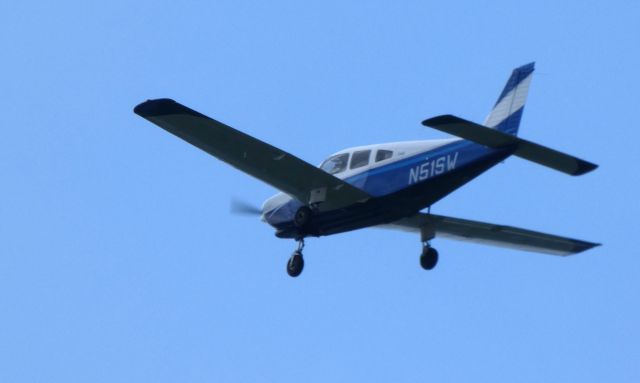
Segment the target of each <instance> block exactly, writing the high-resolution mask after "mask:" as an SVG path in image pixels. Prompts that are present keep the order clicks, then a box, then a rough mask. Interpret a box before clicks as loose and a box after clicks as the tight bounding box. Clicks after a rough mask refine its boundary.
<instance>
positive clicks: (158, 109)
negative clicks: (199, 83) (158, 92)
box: [133, 98, 180, 117]
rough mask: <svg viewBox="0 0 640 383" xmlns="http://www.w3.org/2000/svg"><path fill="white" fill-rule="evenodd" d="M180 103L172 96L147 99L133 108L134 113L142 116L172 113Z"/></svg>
mask: <svg viewBox="0 0 640 383" xmlns="http://www.w3.org/2000/svg"><path fill="white" fill-rule="evenodd" d="M178 105H180V104H178V103H177V102H175V101H174V100H172V99H170V98H158V99H155V100H147V101H145V102H142V103H140V104H138V105H136V107H135V108H133V113H135V114H137V115H139V116H141V117H150V116H157V115H161V114H171V111H172V110H174V109H175V108H176V106H178Z"/></svg>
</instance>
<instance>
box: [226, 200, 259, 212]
mask: <svg viewBox="0 0 640 383" xmlns="http://www.w3.org/2000/svg"><path fill="white" fill-rule="evenodd" d="M231 212H232V213H233V214H241V215H254V216H255V215H257V216H260V215H262V209H260V208H259V207H257V206H254V205H252V204H250V203H248V202H245V201H240V200H238V199H232V200H231Z"/></svg>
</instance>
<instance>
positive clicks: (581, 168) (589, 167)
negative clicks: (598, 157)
mask: <svg viewBox="0 0 640 383" xmlns="http://www.w3.org/2000/svg"><path fill="white" fill-rule="evenodd" d="M597 168H598V165H596V164H593V163H591V162H587V161H584V160H581V161H580V163H579V164H578V168H577V169H576V171H575V172H574V173H573V174H572V175H574V176H581V175H583V174H587V173H589V172H592V171H594V170H596V169H597Z"/></svg>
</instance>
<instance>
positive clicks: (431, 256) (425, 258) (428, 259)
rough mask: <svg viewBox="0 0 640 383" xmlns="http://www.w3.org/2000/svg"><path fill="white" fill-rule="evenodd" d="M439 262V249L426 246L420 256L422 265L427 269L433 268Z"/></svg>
mask: <svg viewBox="0 0 640 383" xmlns="http://www.w3.org/2000/svg"><path fill="white" fill-rule="evenodd" d="M437 264H438V251H437V250H436V249H434V248H433V247H425V248H424V249H423V250H422V255H421V256H420V266H422V268H423V269H425V270H432V269H433V268H434V267H436V265H437Z"/></svg>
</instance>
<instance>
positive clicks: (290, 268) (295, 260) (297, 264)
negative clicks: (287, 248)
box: [287, 251, 304, 278]
mask: <svg viewBox="0 0 640 383" xmlns="http://www.w3.org/2000/svg"><path fill="white" fill-rule="evenodd" d="M302 269H304V258H302V253H300V252H299V251H295V252H294V253H293V255H291V258H289V261H288V262H287V274H289V276H290V277H294V278H295V277H297V276H298V275H300V273H302Z"/></svg>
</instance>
